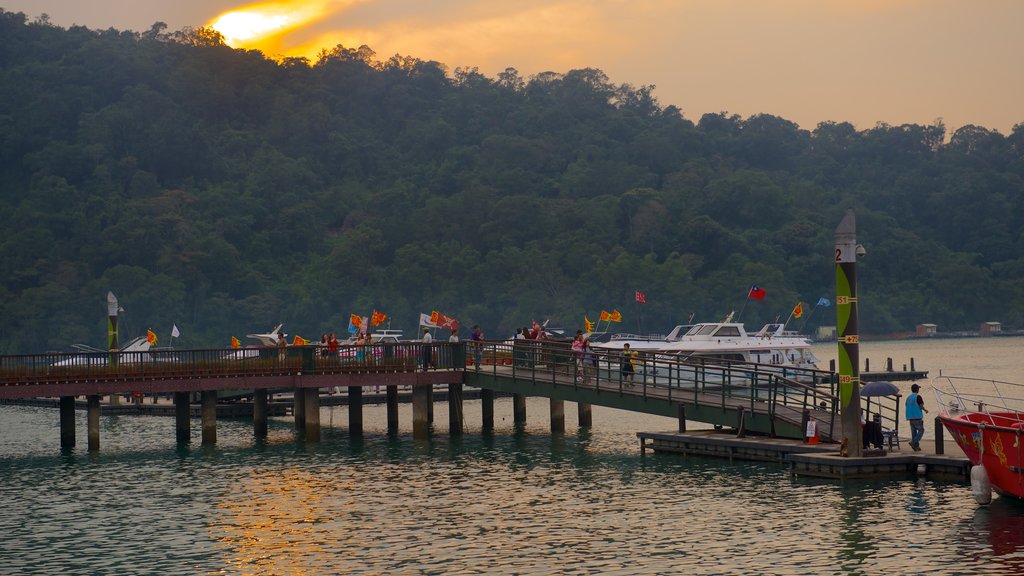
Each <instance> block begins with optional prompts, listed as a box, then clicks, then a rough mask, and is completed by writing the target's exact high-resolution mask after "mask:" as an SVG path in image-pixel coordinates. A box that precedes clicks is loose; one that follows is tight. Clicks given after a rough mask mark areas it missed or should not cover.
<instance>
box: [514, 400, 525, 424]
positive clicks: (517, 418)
mask: <svg viewBox="0 0 1024 576" xmlns="http://www.w3.org/2000/svg"><path fill="white" fill-rule="evenodd" d="M512 421H513V423H514V424H516V425H517V426H521V425H524V424H526V394H513V395H512Z"/></svg>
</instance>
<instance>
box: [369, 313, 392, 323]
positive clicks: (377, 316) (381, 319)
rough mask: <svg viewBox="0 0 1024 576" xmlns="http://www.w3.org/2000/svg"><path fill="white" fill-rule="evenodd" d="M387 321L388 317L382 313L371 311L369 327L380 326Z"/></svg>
mask: <svg viewBox="0 0 1024 576" xmlns="http://www.w3.org/2000/svg"><path fill="white" fill-rule="evenodd" d="M387 321H388V315H387V314H385V313H383V312H378V311H376V310H374V311H373V315H372V316H370V326H380V325H381V324H383V323H385V322H387Z"/></svg>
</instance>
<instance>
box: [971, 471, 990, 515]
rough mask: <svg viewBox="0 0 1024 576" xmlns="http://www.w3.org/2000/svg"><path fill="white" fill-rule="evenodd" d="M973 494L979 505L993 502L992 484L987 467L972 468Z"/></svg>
mask: <svg viewBox="0 0 1024 576" xmlns="http://www.w3.org/2000/svg"><path fill="white" fill-rule="evenodd" d="M971 493H972V494H973V495H974V500H975V502H977V503H978V504H982V505H985V504H988V503H989V502H991V501H992V483H991V482H990V481H989V479H988V472H986V471H985V467H984V466H982V465H980V464H976V465H974V466H971Z"/></svg>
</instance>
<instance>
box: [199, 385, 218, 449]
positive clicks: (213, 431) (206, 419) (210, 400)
mask: <svg viewBox="0 0 1024 576" xmlns="http://www.w3.org/2000/svg"><path fill="white" fill-rule="evenodd" d="M201 414H202V421H203V445H204V446H212V445H213V444H216V443H217V391H216V390H203V405H202V412H201Z"/></svg>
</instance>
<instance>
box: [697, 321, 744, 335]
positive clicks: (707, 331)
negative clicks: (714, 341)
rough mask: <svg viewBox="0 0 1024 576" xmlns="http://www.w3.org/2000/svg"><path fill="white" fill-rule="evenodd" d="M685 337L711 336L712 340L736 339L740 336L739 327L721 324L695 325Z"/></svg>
mask: <svg viewBox="0 0 1024 576" xmlns="http://www.w3.org/2000/svg"><path fill="white" fill-rule="evenodd" d="M686 335H687V336H711V337H714V338H736V337H739V336H741V334H740V327H739V326H735V325H733V326H730V325H726V326H722V325H721V324H697V325H696V326H694V327H693V328H691V329H690V331H689V332H687V333H686Z"/></svg>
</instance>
